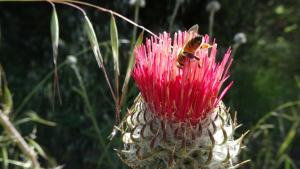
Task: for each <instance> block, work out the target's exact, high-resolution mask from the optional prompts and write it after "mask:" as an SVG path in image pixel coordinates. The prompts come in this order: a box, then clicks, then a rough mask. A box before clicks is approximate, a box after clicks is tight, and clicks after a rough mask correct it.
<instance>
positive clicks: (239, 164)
mask: <svg viewBox="0 0 300 169" xmlns="http://www.w3.org/2000/svg"><path fill="white" fill-rule="evenodd" d="M250 161H251V160H245V161H243V162H240V163H238V164H236V165H235V166H233V167H230V168H229V169H236V168H238V167H240V166H242V165H244V164H246V163H249V162H250Z"/></svg>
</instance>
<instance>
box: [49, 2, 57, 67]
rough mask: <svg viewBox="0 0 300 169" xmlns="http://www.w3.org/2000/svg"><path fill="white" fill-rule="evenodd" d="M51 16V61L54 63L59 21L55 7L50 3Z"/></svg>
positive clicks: (55, 60) (55, 61)
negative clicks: (51, 8)
mask: <svg viewBox="0 0 300 169" xmlns="http://www.w3.org/2000/svg"><path fill="white" fill-rule="evenodd" d="M52 7H53V11H52V17H51V26H50V30H51V39H52V48H53V63H54V65H56V63H57V54H58V41H59V23H58V17H57V12H56V8H55V6H54V5H52Z"/></svg>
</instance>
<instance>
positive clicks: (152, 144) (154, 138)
mask: <svg viewBox="0 0 300 169" xmlns="http://www.w3.org/2000/svg"><path fill="white" fill-rule="evenodd" d="M158 134H159V129H157V132H156V134H155V136H154V137H153V138H152V140H151V142H150V148H151V149H153V147H154V143H155V140H156V137H157V136H158Z"/></svg>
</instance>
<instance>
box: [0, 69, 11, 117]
mask: <svg viewBox="0 0 300 169" xmlns="http://www.w3.org/2000/svg"><path fill="white" fill-rule="evenodd" d="M0 104H1V106H2V111H3V113H4V114H6V115H8V114H9V113H10V112H11V110H12V108H13V99H12V94H11V92H10V90H9V88H8V87H7V82H6V78H5V73H4V70H3V68H2V66H1V65H0Z"/></svg>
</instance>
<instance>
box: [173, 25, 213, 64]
mask: <svg viewBox="0 0 300 169" xmlns="http://www.w3.org/2000/svg"><path fill="white" fill-rule="evenodd" d="M198 28H199V26H198V25H194V26H192V27H191V28H190V29H189V30H188V33H189V36H190V37H191V36H192V35H193V34H194V33H195V34H197V35H196V36H195V37H193V38H190V37H189V40H188V41H187V42H186V43H185V44H184V45H183V47H182V48H181V50H180V51H179V54H178V55H177V59H176V66H177V67H178V68H180V69H182V68H183V67H184V62H185V60H186V58H189V59H196V60H197V61H199V64H200V59H199V58H198V57H197V56H195V52H196V50H197V49H198V48H200V49H208V48H210V47H212V46H211V45H210V44H208V43H202V38H203V36H202V35H199V34H198ZM199 66H200V65H199Z"/></svg>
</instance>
